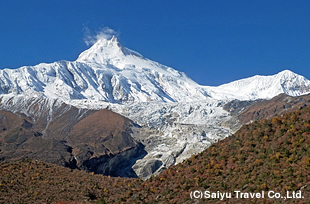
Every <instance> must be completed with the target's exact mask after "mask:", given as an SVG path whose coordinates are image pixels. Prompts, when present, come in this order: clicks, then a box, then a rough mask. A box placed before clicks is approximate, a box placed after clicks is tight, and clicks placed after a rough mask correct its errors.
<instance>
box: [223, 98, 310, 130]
mask: <svg viewBox="0 0 310 204" xmlns="http://www.w3.org/2000/svg"><path fill="white" fill-rule="evenodd" d="M308 105H310V94H307V95H302V96H296V97H293V96H289V95H286V94H280V95H278V96H276V97H274V98H272V99H270V100H256V101H239V100H233V101H231V102H229V103H227V104H225V105H224V109H225V110H227V111H228V112H230V114H231V115H232V116H235V117H233V118H232V119H231V120H230V121H227V122H226V124H225V125H228V126H230V127H232V129H233V130H238V129H239V128H240V127H241V126H242V125H243V124H247V123H249V122H253V121H258V120H261V119H263V118H265V119H270V118H273V117H276V116H281V115H283V114H285V113H288V112H292V111H296V110H299V109H301V108H303V107H306V106H308Z"/></svg>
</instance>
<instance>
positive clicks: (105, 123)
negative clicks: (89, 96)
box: [0, 103, 146, 177]
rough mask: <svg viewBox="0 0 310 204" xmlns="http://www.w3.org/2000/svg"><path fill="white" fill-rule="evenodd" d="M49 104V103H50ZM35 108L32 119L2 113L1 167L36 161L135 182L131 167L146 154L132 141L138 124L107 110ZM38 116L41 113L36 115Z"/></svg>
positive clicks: (29, 115) (38, 104)
mask: <svg viewBox="0 0 310 204" xmlns="http://www.w3.org/2000/svg"><path fill="white" fill-rule="evenodd" d="M46 104H49V103H46ZM46 104H45V105H42V104H40V103H35V105H33V104H32V105H31V106H30V108H29V110H30V111H29V112H28V115H25V114H24V113H22V112H18V109H17V108H16V107H15V108H14V109H15V112H12V111H11V110H5V109H2V110H0V129H1V131H0V163H3V162H10V161H19V160H22V159H25V158H34V159H37V160H40V161H46V162H51V163H55V164H58V165H62V166H67V167H70V168H79V169H84V170H87V171H92V172H95V173H100V174H104V175H113V176H128V177H136V174H135V173H134V172H133V170H132V169H131V166H132V165H133V164H134V163H135V161H136V160H137V159H138V158H141V157H143V156H144V155H145V154H146V152H145V151H144V148H143V145H142V144H141V143H139V142H137V141H136V140H134V139H133V138H132V136H131V135H132V128H133V126H135V124H134V123H133V122H132V121H131V120H129V119H127V118H125V117H123V116H121V115H119V114H117V113H114V112H112V111H109V110H98V111H94V110H86V109H77V108H75V107H72V106H70V105H66V104H61V105H60V106H53V107H52V108H53V109H52V110H53V111H52V113H51V115H50V112H49V111H48V112H45V111H44V110H45V109H49V108H50V107H46ZM34 110H37V112H38V113H36V114H35V115H33V114H32V113H34V112H35V111H34Z"/></svg>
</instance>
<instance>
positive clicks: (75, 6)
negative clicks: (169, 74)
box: [0, 0, 310, 85]
mask: <svg viewBox="0 0 310 204" xmlns="http://www.w3.org/2000/svg"><path fill="white" fill-rule="evenodd" d="M104 27H109V28H112V29H114V30H115V31H116V32H117V33H118V37H119V40H120V42H121V44H123V45H124V46H125V47H128V48H130V49H132V50H135V51H138V52H139V53H141V54H142V55H144V56H145V57H147V58H149V59H152V60H154V61H157V62H159V63H161V64H164V65H167V66H170V67H173V68H174V69H177V70H179V71H182V72H185V73H186V74H187V75H188V76H189V77H191V78H192V79H193V80H195V81H196V82H198V83H199V84H202V85H220V84H223V83H228V82H231V81H233V80H237V79H241V78H245V77H249V76H253V75H256V74H260V75H271V74H275V73H277V72H279V71H281V70H284V69H290V70H292V71H294V72H296V73H298V74H301V75H303V76H305V77H306V78H308V79H310V40H309V36H310V1H306V0H305V1H298V0H294V1H293V0H292V1H286V0H279V1H274V0H266V1H265V0H256V1H254V0H253V1H249V0H227V1H223V0H194V1H189V0H186V1H185V0H178V1H177V0H175V1H169V0H165V1H163V0H156V1H153V0H148V1H146V0H132V1H129V0H113V1H112V0H109V1H107V0H90V1H73V0H66V1H59V0H53V1H42V0H27V1H14V0H11V1H8V0H0V45H1V48H0V68H18V67H20V66H23V65H36V64H38V63H41V62H47V63H49V62H54V61H58V60H70V61H73V60H75V59H76V58H77V57H78V55H79V54H80V53H81V52H82V51H84V50H85V49H87V48H88V46H87V45H86V44H85V43H84V38H85V28H88V29H90V31H91V32H92V33H96V32H97V31H99V30H100V29H102V28H104Z"/></svg>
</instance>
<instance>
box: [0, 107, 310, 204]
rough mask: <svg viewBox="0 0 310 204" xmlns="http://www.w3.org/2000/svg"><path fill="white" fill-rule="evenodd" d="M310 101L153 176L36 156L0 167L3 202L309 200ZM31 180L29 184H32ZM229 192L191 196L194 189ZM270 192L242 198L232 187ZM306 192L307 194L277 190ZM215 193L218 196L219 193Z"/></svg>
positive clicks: (252, 201)
mask: <svg viewBox="0 0 310 204" xmlns="http://www.w3.org/2000/svg"><path fill="white" fill-rule="evenodd" d="M309 144H310V107H307V108H303V109H301V110H299V111H296V112H293V113H287V114H285V115H284V116H282V117H276V118H273V119H270V120H265V119H264V120H261V121H259V122H254V123H252V124H249V125H245V126H243V127H242V128H241V129H240V130H239V131H238V132H237V133H236V134H234V135H233V136H232V137H228V138H226V139H224V140H222V141H220V142H218V143H216V144H213V145H212V146H211V147H210V148H208V149H207V150H205V151H204V152H202V153H201V154H198V155H195V156H192V157H191V158H190V159H187V160H185V161H184V162H182V163H180V164H178V165H176V166H173V167H170V168H169V169H168V170H166V171H164V172H163V173H161V174H160V175H159V176H155V177H152V178H151V179H149V180H147V181H143V182H142V181H141V179H128V178H111V177H103V176H101V175H92V174H87V173H85V172H81V171H70V170H69V169H65V168H62V167H57V166H55V165H51V164H46V163H43V162H37V161H23V162H18V163H9V164H4V165H1V166H0V172H1V174H0V192H1V193H0V201H1V202H3V203H12V202H13V203H19V202H27V203H31V202H51V203H53V202H57V201H64V203H70V202H73V201H76V202H85V201H86V202H90V203H275V202H276V203H308V202H309V198H310V175H309V172H310V149H309V148H308V147H309ZM29 184H31V185H29ZM196 190H198V191H202V192H204V191H209V192H210V193H215V194H216V193H217V192H220V193H231V198H227V199H225V198H224V199H221V198H220V197H217V198H202V199H191V198H190V194H191V192H192V191H196ZM238 190H239V191H241V192H242V193H261V192H262V191H263V192H264V195H265V196H264V198H254V199H251V198H236V194H235V193H234V191H238ZM299 190H300V191H301V196H303V197H301V198H286V199H284V198H283V199H282V198H279V199H275V198H268V196H267V195H268V192H269V191H270V192H271V191H273V192H271V193H272V194H271V195H274V193H281V195H282V196H287V192H289V193H290V195H291V196H292V193H293V192H294V191H295V192H296V193H297V192H298V191H299ZM213 195H214V194H213Z"/></svg>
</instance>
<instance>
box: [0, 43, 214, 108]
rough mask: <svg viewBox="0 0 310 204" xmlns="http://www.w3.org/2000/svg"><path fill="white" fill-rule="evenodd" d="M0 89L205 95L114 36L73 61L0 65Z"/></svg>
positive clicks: (177, 97)
mask: <svg viewBox="0 0 310 204" xmlns="http://www.w3.org/2000/svg"><path fill="white" fill-rule="evenodd" d="M0 93H1V94H10V93H11V94H14V95H31V96H33V95H44V96H47V97H49V98H54V99H57V98H60V99H62V100H63V101H64V102H70V101H71V100H73V99H76V100H80V99H83V100H84V99H85V100H86V99H87V100H96V101H105V102H111V103H119V104H126V103H132V102H149V101H157V102H179V101H196V100H204V99H206V98H207V97H208V95H207V93H206V90H205V89H204V88H202V87H200V86H199V85H198V84H196V83H195V82H194V81H192V80H191V79H189V78H188V77H187V76H186V75H185V74H184V73H181V72H178V71H176V70H174V69H172V68H170V67H167V66H164V65H161V64H159V63H157V62H154V61H151V60H149V59H146V58H144V57H143V56H142V55H140V54H138V53H137V52H134V51H132V50H129V49H127V48H125V47H123V46H121V45H120V43H119V42H118V40H117V39H116V38H115V37H113V38H112V39H111V40H106V39H101V40H99V41H98V42H96V43H95V44H94V45H93V46H92V47H91V48H90V49H88V50H86V51H84V52H83V53H81V54H80V56H79V57H78V59H77V60H76V61H74V62H68V61H60V62H55V63H51V64H45V63H42V64H39V65H36V66H27V67H21V68H19V69H16V70H9V69H5V70H0Z"/></svg>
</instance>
